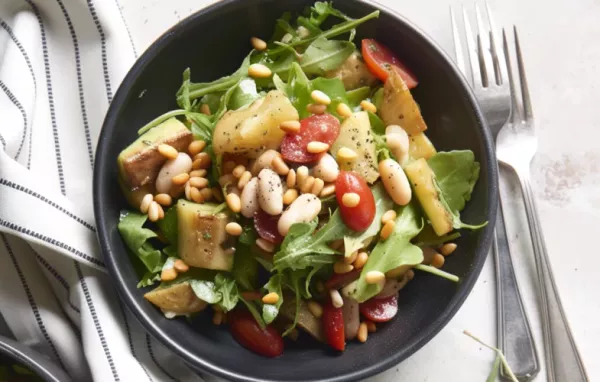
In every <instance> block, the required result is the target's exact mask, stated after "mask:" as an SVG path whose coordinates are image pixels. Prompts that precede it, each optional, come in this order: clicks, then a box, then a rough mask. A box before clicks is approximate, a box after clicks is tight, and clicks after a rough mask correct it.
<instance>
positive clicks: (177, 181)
mask: <svg viewBox="0 0 600 382" xmlns="http://www.w3.org/2000/svg"><path fill="white" fill-rule="evenodd" d="M188 180H190V174H188V173H185V172H184V173H182V174H179V175H175V176H174V177H172V178H171V183H173V184H174V185H175V186H181V185H183V184H185V183H186V182H187V181H188Z"/></svg>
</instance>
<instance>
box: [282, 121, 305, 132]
mask: <svg viewBox="0 0 600 382" xmlns="http://www.w3.org/2000/svg"><path fill="white" fill-rule="evenodd" d="M300 126H301V125H300V122H299V121H285V122H283V123H282V124H281V125H279V128H280V129H281V130H283V131H285V132H286V133H292V134H295V133H297V132H298V131H300Z"/></svg>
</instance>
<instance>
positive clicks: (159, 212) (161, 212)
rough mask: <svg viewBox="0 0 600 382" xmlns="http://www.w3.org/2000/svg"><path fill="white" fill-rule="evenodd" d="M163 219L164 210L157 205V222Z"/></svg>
mask: <svg viewBox="0 0 600 382" xmlns="http://www.w3.org/2000/svg"><path fill="white" fill-rule="evenodd" d="M164 218H165V210H163V208H162V207H161V206H160V204H159V205H158V220H160V219H164Z"/></svg>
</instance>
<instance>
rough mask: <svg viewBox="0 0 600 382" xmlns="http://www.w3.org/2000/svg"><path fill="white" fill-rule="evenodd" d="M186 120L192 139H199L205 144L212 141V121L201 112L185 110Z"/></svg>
mask: <svg viewBox="0 0 600 382" xmlns="http://www.w3.org/2000/svg"><path fill="white" fill-rule="evenodd" d="M185 116H186V118H187V119H188V121H190V123H191V130H192V134H193V135H194V139H201V140H203V141H204V142H206V143H207V144H209V143H210V142H211V141H212V126H213V124H212V121H211V120H210V118H209V117H208V116H207V115H205V114H202V113H196V112H187V113H186V114H185Z"/></svg>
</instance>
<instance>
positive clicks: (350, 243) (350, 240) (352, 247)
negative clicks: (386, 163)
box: [344, 182, 394, 257]
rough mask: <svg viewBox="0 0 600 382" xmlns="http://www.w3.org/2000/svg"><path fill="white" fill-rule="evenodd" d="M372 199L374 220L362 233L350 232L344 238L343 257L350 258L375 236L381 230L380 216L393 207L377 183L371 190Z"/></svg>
mask: <svg viewBox="0 0 600 382" xmlns="http://www.w3.org/2000/svg"><path fill="white" fill-rule="evenodd" d="M371 192H372V193H373V197H374V198H375V208H376V211H375V218H374V219H373V222H372V223H371V225H370V226H369V228H367V229H366V230H365V231H363V232H354V231H351V232H349V233H348V234H346V235H345V236H344V256H345V257H350V256H351V255H352V254H353V253H354V252H356V251H358V250H359V249H361V248H363V247H364V243H365V242H366V241H367V240H369V239H371V238H373V237H374V236H377V234H378V233H379V230H380V229H381V216H383V214H384V213H385V212H386V211H387V210H389V209H391V208H392V207H393V206H394V202H393V201H392V200H391V199H390V198H389V197H388V195H387V192H386V191H385V189H384V188H383V185H382V184H381V182H380V183H377V184H376V185H375V186H374V187H372V188H371Z"/></svg>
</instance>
